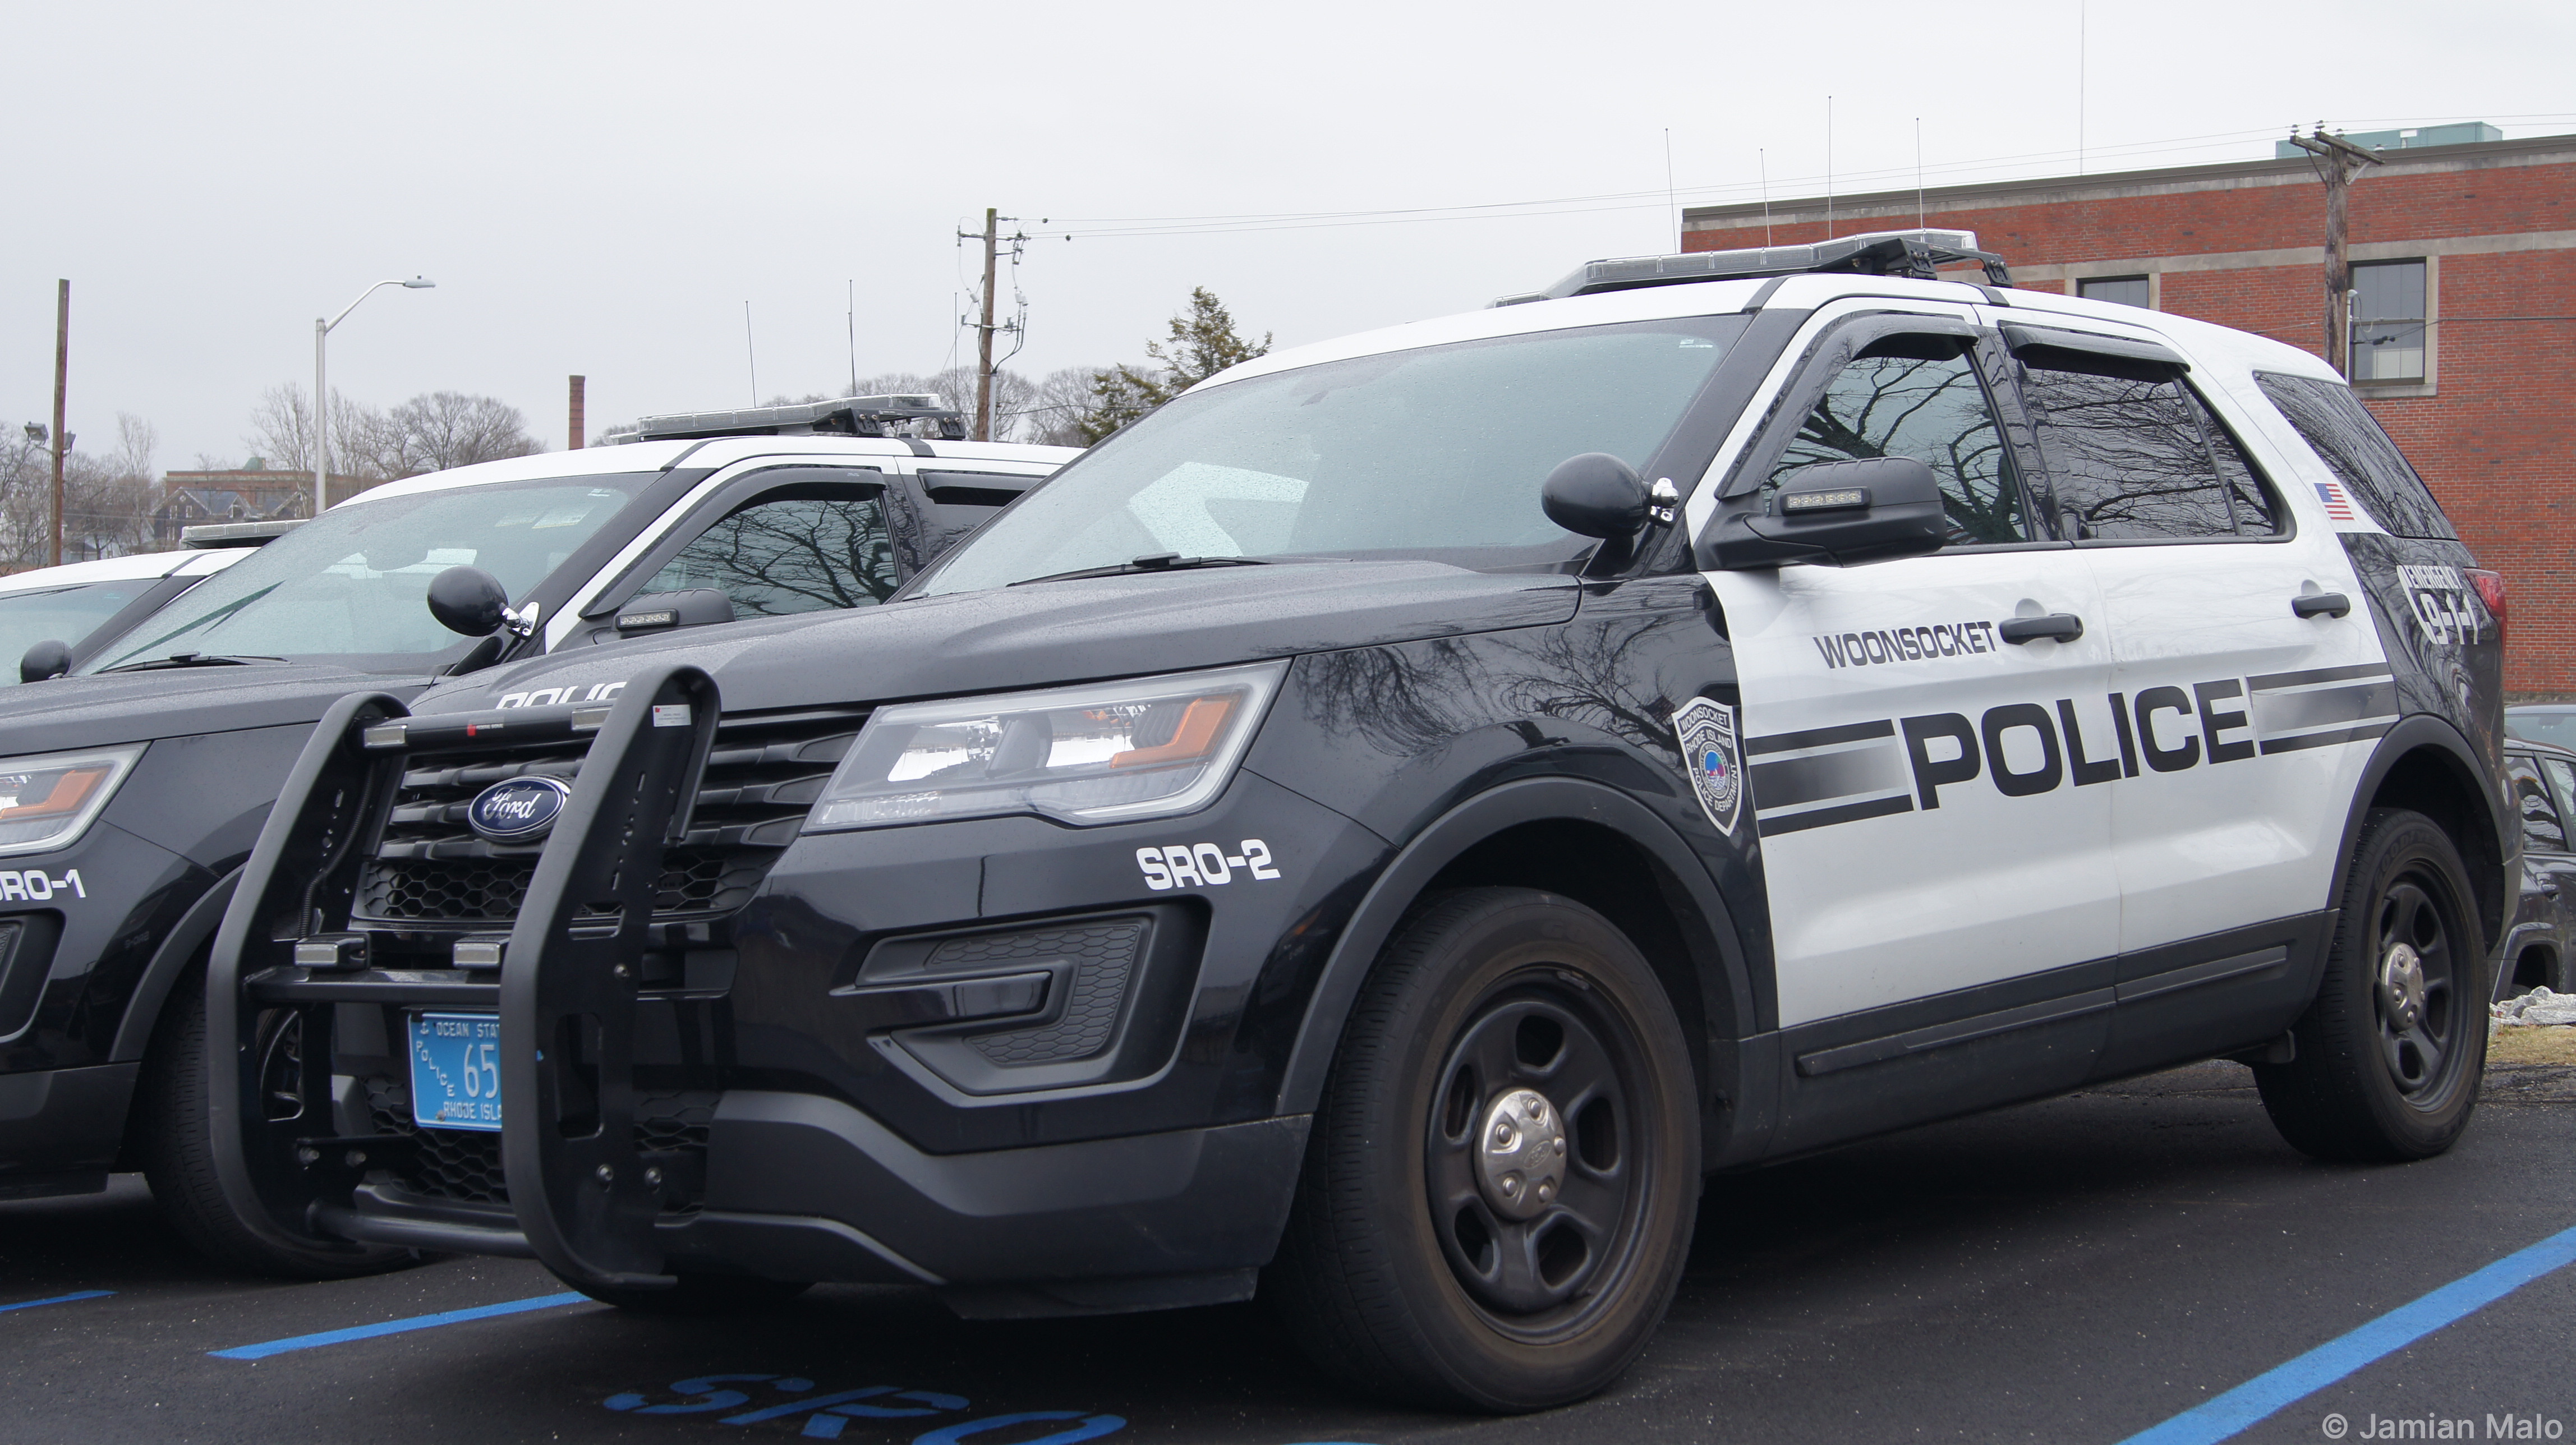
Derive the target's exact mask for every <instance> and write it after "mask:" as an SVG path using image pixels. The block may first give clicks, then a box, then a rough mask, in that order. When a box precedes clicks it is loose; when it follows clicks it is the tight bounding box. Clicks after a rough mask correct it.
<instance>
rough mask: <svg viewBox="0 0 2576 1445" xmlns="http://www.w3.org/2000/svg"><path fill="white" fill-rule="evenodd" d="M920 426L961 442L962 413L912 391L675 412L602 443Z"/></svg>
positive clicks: (867, 433)
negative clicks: (932, 427) (928, 424)
mask: <svg viewBox="0 0 2576 1445" xmlns="http://www.w3.org/2000/svg"><path fill="white" fill-rule="evenodd" d="M923 421H926V422H931V423H934V424H936V425H937V427H938V429H939V435H940V437H941V439H943V440H946V441H952V442H956V441H964V440H965V439H966V416H965V413H963V412H961V411H959V410H958V409H957V408H955V407H953V406H950V405H949V404H948V403H947V402H946V401H945V400H943V399H942V398H940V397H938V396H936V395H931V394H925V393H919V392H916V393H912V394H910V395H904V396H845V397H842V398H841V399H840V400H838V401H808V402H798V403H796V404H794V405H791V406H763V407H754V408H751V409H749V410H746V411H697V412H676V413H673V414H672V415H669V416H648V417H645V418H643V419H642V420H640V421H638V422H636V423H635V425H633V426H632V427H626V428H622V429H620V430H617V431H613V432H610V433H608V434H607V435H606V436H604V437H602V438H601V441H602V442H603V443H615V442H646V441H678V440H682V439H684V438H697V437H763V436H845V437H881V436H886V435H889V433H888V431H887V428H888V427H894V426H902V425H904V424H906V423H909V422H923Z"/></svg>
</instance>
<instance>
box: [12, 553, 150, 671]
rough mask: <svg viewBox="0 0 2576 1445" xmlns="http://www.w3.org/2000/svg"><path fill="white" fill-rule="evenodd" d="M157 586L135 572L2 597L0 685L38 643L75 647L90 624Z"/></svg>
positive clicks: (113, 613) (87, 634)
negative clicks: (114, 579) (125, 576)
mask: <svg viewBox="0 0 2576 1445" xmlns="http://www.w3.org/2000/svg"><path fill="white" fill-rule="evenodd" d="M160 585H161V579H160V578H158V577H136V578H132V579H130V580H127V581H121V582H90V583H86V584H83V585H81V586H78V587H56V588H53V589H50V590H48V591H44V592H21V593H19V594H17V595H16V596H14V597H0V686H8V685H11V684H14V683H16V682H17V681H18V669H17V666H16V661H17V659H18V658H21V657H24V656H26V654H27V649H28V648H30V647H33V646H35V645H36V644H37V643H39V642H61V643H68V644H69V645H71V646H73V647H78V646H80V643H81V639H82V638H84V637H87V636H89V634H90V631H91V630H92V629H93V628H95V627H97V626H98V625H99V624H100V623H102V622H105V621H106V620H107V619H109V618H111V617H114V616H115V615H116V614H117V613H118V612H119V611H122V610H123V609H124V607H125V604H127V603H129V602H132V601H133V600H134V599H136V598H138V597H140V596H142V595H143V594H144V593H146V592H149V591H151V590H152V589H153V588H155V587H158V586H160Z"/></svg>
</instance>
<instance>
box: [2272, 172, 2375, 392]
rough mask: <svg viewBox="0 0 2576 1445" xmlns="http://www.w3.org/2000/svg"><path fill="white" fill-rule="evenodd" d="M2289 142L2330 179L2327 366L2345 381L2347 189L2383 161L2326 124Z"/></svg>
mask: <svg viewBox="0 0 2576 1445" xmlns="http://www.w3.org/2000/svg"><path fill="white" fill-rule="evenodd" d="M2290 144H2292V145H2294V146H2297V147H2298V148H2299V149H2301V150H2303V151H2306V152H2307V153H2308V154H2310V155H2312V156H2314V157H2316V160H2315V161H2313V162H2311V164H2313V165H2316V167H2317V171H2318V173H2319V174H2320V175H2322V176H2324V177H2325V183H2326V365H2328V366H2331V367H2333V368H2334V369H2335V371H2336V373H2337V374H2338V375H2340V376H2342V377H2343V378H2344V379H2345V380H2347V381H2349V380H2351V379H2352V258H2351V255H2350V254H2349V251H2348V248H2347V247H2346V245H2345V240H2344V231H2345V222H2346V219H2347V210H2348V208H2347V206H2346V203H2345V194H2346V192H2347V191H2349V190H2350V188H2351V184H2352V177H2353V174H2354V173H2355V172H2356V171H2359V170H2360V169H2361V168H2362V167H2363V166H2375V165H2379V164H2381V162H2380V159H2379V153H2378V152H2377V151H2373V150H2371V149H2369V148H2367V147H2364V146H2357V145H2354V144H2353V143H2352V142H2350V141H2348V140H2345V139H2344V138H2343V137H2342V136H2339V135H2328V134H2326V123H2325V122H2324V121H2318V122H2317V130H2316V134H2314V135H2312V136H2303V135H2299V134H2297V133H2296V132H2293V133H2292V134H2291V136H2290Z"/></svg>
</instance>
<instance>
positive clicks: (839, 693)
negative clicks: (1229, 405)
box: [412, 562, 1578, 713]
mask: <svg viewBox="0 0 2576 1445" xmlns="http://www.w3.org/2000/svg"><path fill="white" fill-rule="evenodd" d="M1577 591H1578V588H1577V584H1576V582H1575V579H1574V578H1572V577H1568V576H1564V575H1560V574H1544V575H1529V574H1496V573H1487V572H1470V571H1466V570H1464V569H1462V568H1457V567H1450V566H1445V565H1443V564H1440V563H1436V562H1329V563H1273V564H1271V565H1268V566H1259V567H1208V568H1202V569H1191V570H1188V571H1183V572H1158V573H1140V574H1132V575H1127V576H1117V577H1090V578H1081V579H1075V580H1068V581H1062V582H1040V583H1033V584H1030V585H1028V586H1023V587H1002V588H996V589H994V590H992V591H989V592H968V593H959V594H955V595H952V596H946V597H925V598H917V599H912V600H907V601H900V602H894V603H890V604H888V605H885V606H882V607H871V608H867V609H865V610H863V611H858V612H845V613H832V614H828V615H825V616H821V617H815V616H810V615H809V616H807V617H804V618H792V617H791V618H778V619H774V620H770V621H763V622H751V623H743V622H737V623H730V624H726V625H724V626H721V627H711V628H707V629H704V630H701V631H696V632H681V633H674V634H671V635H669V636H667V637H664V638H659V639H655V640H653V641H649V642H647V641H636V642H625V643H612V644H610V645H608V646H605V647H597V648H582V649H579V650H576V651H572V652H566V653H561V654H558V655H556V656H553V657H547V658H538V659H533V660H531V661H528V662H524V663H519V664H516V665H513V666H510V667H501V668H494V669H492V670H491V671H488V672H481V673H476V674H474V675H473V676H471V677H466V678H459V679H456V680H455V681H453V682H449V683H445V684H442V685H441V686H439V687H437V688H435V689H432V690H431V691H430V692H427V693H425V694H423V695H422V696H421V697H420V699H419V700H418V701H417V702H415V703H414V704H413V705H412V707H413V710H414V711H415V712H471V711H475V710H477V709H482V708H490V707H499V706H512V707H515V706H523V705H543V704H546V703H551V702H559V701H564V702H569V701H578V700H580V698H581V697H582V696H583V695H584V694H586V693H588V692H589V691H590V690H591V689H592V688H594V687H596V686H597V685H599V684H603V683H613V682H623V681H625V680H626V679H627V678H628V677H631V676H633V675H634V674H635V672H636V671H638V670H639V669H640V668H642V667H644V666H645V665H647V664H648V663H650V662H659V661H666V660H667V661H675V662H690V663H695V664H696V665H697V666H699V667H703V668H705V669H706V670H707V671H708V672H709V673H710V674H712V675H713V676H714V677H715V679H716V686H717V689H718V691H719V692H720V694H721V695H722V697H723V700H724V708H725V711H727V712H729V713H734V712H767V711H771V710H774V709H778V708H794V707H817V706H832V705H840V704H848V703H857V702H867V703H876V702H892V701H898V700H901V699H904V698H916V697H947V696H955V695H959V694H964V693H976V692H991V691H999V690H1003V689H1016V688H1028V687H1044V686H1047V685H1050V684H1054V683H1066V682H1080V681H1084V680H1087V679H1091V678H1106V677H1132V676H1137V675H1140V674H1145V673H1156V672H1177V671H1182V670H1185V669H1188V668H1194V667H1218V666H1222V665H1224V664H1226V663H1232V662H1247V661H1252V660H1255V659H1259V658H1265V657H1286V656H1291V655H1294V654H1297V653H1303V652H1321V651H1328V650H1332V649H1338V648H1346V647H1366V646H1373V645H1377V644H1382V643H1391V642H1407V641H1412V640H1414V639H1417V638H1424V637H1441V636H1451V635H1455V634H1459V633H1468V632H1490V631H1495V630H1499V629H1502V628H1510V627H1533V626H1539V625H1543V624H1547V623H1554V622H1563V621H1565V620H1566V619H1567V618H1569V617H1572V616H1573V615H1574V608H1575V597H1576V593H1577ZM556 689H569V691H564V692H555V691H553V690H556ZM531 693H539V694H542V695H539V696H534V697H531V696H530V694H531Z"/></svg>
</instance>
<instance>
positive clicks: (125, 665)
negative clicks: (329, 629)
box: [98, 652, 286, 677]
mask: <svg viewBox="0 0 2576 1445" xmlns="http://www.w3.org/2000/svg"><path fill="white" fill-rule="evenodd" d="M285 660H286V659H285V658H282V657H262V656H259V655H257V654H255V653H242V654H239V655H235V654H231V653H223V652H174V653H171V654H170V655H169V656H168V657H156V658H153V659H152V660H151V661H149V662H122V663H118V664H117V665H116V666H114V667H102V668H100V669H99V670H98V671H99V675H100V676H102V677H104V676H106V675H107V674H108V673H111V672H158V671H161V670H163V669H165V668H172V667H250V666H254V665H256V664H258V663H263V662H284V661H285Z"/></svg>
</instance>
